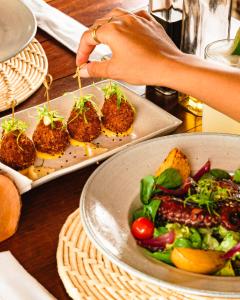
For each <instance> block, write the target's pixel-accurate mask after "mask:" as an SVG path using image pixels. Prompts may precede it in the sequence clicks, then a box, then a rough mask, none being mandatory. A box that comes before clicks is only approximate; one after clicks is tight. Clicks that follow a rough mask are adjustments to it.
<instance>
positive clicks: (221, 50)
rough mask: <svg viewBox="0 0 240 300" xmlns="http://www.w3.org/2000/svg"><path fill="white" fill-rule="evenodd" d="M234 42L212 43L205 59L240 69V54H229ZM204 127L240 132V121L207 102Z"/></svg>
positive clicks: (205, 128)
mask: <svg viewBox="0 0 240 300" xmlns="http://www.w3.org/2000/svg"><path fill="white" fill-rule="evenodd" d="M232 43H233V40H230V39H225V40H219V41H215V42H213V43H210V44H209V45H208V46H207V47H206V49H205V59H207V60H211V61H214V62H217V63H220V64H223V65H227V66H230V67H234V68H239V69H240V56H238V55H230V54H229V52H230V51H229V50H230V48H231V45H232ZM227 101H228V99H226V102H227ZM202 127H203V131H206V132H221V133H235V134H240V122H237V121H235V120H233V119H231V118H230V117H228V116H226V115H224V114H223V113H221V112H219V111H217V110H215V109H213V108H211V107H210V106H208V105H205V104H204V105H203V119H202Z"/></svg>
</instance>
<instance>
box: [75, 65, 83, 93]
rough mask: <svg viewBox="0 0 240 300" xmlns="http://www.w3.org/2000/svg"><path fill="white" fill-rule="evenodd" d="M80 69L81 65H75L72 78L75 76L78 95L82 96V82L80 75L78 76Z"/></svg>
mask: <svg viewBox="0 0 240 300" xmlns="http://www.w3.org/2000/svg"><path fill="white" fill-rule="evenodd" d="M80 70H81V67H77V69H76V73H75V74H74V76H73V78H77V81H78V88H79V92H80V97H82V96H83V95H82V82H81V77H80Z"/></svg>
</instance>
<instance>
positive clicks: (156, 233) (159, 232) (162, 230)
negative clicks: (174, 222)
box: [153, 226, 168, 237]
mask: <svg viewBox="0 0 240 300" xmlns="http://www.w3.org/2000/svg"><path fill="white" fill-rule="evenodd" d="M167 232H168V230H167V228H166V227H164V226H161V227H155V228H154V233H153V237H158V236H160V235H163V234H165V233H167Z"/></svg>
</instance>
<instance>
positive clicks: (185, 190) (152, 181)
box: [131, 148, 240, 276]
mask: <svg viewBox="0 0 240 300" xmlns="http://www.w3.org/2000/svg"><path fill="white" fill-rule="evenodd" d="M189 166H190V164H189V162H188V160H187V157H186V156H185V155H184V154H183V153H182V152H181V151H180V150H178V149H176V148H175V149H173V150H172V151H171V152H170V153H169V155H168V157H167V158H166V159H165V160H164V162H163V164H162V165H161V166H160V168H159V169H158V171H157V173H156V175H155V176H153V175H148V176H146V177H144V178H143V179H142V180H141V182H140V200H141V202H142V204H143V206H142V207H141V208H139V209H137V210H136V211H134V212H133V214H132V226H134V225H133V224H140V225H141V224H142V221H141V220H143V219H144V220H145V221H144V224H152V225H153V226H154V229H153V230H152V225H151V226H150V225H149V228H151V230H150V229H149V230H148V231H147V232H148V235H147V237H146V238H141V236H140V237H139V236H138V235H137V234H136V232H135V231H134V230H133V227H132V229H131V231H132V234H133V236H134V237H135V238H136V242H137V244H138V245H139V246H141V247H143V248H145V252H146V254H147V255H148V256H151V257H153V258H155V259H157V260H161V261H164V262H166V263H168V264H172V265H175V266H176V267H178V268H181V269H184V270H186V271H190V272H191V271H192V272H196V273H201V274H215V275H219V276H240V185H239V183H240V170H239V169H237V170H236V171H235V172H234V175H233V176H231V175H230V174H229V173H228V172H227V171H225V170H222V169H219V168H212V167H211V162H210V160H208V161H207V162H205V163H204V164H203V166H202V167H201V168H200V170H199V171H197V172H196V173H195V174H193V175H191V174H190V167H189ZM184 167H186V170H184ZM186 174H188V177H186ZM146 219H148V222H147V220H146ZM142 227H143V229H142V230H143V231H144V226H142ZM140 229H141V226H140ZM150 233H151V234H150Z"/></svg>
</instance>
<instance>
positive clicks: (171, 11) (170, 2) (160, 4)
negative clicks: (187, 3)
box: [146, 0, 182, 106]
mask: <svg viewBox="0 0 240 300" xmlns="http://www.w3.org/2000/svg"><path fill="white" fill-rule="evenodd" d="M149 12H150V14H151V15H152V16H153V17H154V18H155V19H156V20H157V22H158V23H160V24H161V25H162V26H163V28H164V29H165V31H166V32H167V34H168V35H169V37H170V38H171V39H172V40H173V42H174V43H175V44H176V46H177V47H178V48H180V43H181V29H182V0H150V2H149ZM163 76H164V75H163ZM176 93H177V92H176V91H175V90H172V89H169V88H167V87H161V86H150V87H149V86H147V87H146V94H147V95H148V97H149V100H153V98H154V102H155V103H157V100H156V99H159V101H158V102H159V103H157V104H159V105H160V106H165V104H166V103H165V104H164V105H161V100H162V99H161V95H164V96H170V95H174V94H176ZM151 96H152V97H151ZM171 101H173V100H171Z"/></svg>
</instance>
